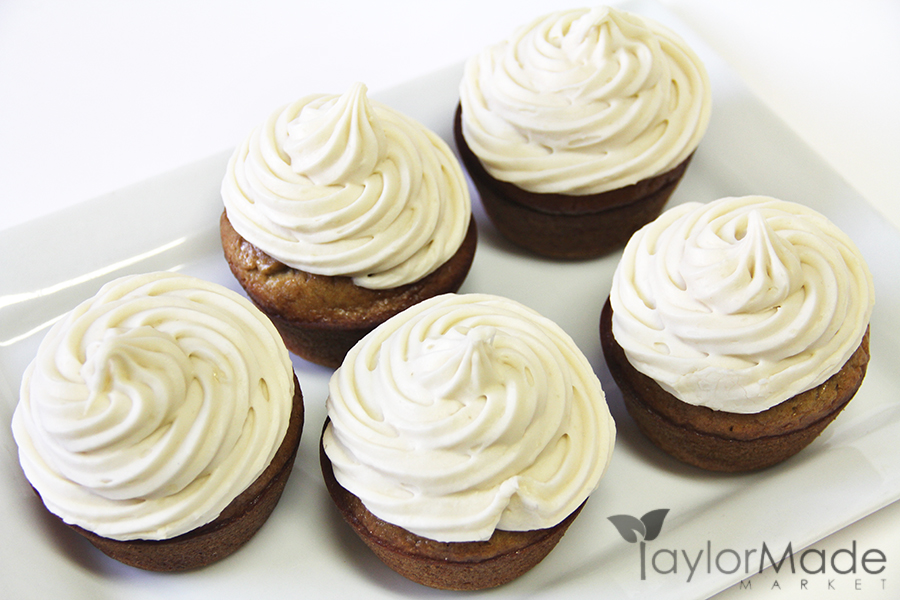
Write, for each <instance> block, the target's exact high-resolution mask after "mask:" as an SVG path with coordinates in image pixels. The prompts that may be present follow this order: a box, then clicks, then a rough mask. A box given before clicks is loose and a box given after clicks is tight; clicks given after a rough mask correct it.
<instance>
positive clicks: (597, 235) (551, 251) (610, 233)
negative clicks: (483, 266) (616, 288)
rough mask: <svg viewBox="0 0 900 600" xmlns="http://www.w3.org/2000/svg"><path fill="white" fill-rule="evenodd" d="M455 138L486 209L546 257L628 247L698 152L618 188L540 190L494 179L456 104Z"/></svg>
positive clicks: (508, 232) (503, 228) (519, 241)
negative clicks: (563, 191) (593, 191)
mask: <svg viewBox="0 0 900 600" xmlns="http://www.w3.org/2000/svg"><path fill="white" fill-rule="evenodd" d="M453 136H454V139H455V140H456V146H457V149H458V150H459V154H460V157H461V158H462V162H463V164H464V165H465V167H466V170H467V171H468V172H469V176H470V177H471V178H472V182H473V183H474V184H475V188H476V189H477V190H478V193H479V195H480V196H481V203H482V205H483V206H484V209H485V212H487V214H488V217H490V219H491V222H492V223H493V224H494V226H495V227H496V228H497V230H498V231H499V232H500V233H501V234H502V235H503V236H504V237H505V238H507V239H508V240H509V241H511V242H513V243H514V244H516V245H518V246H520V247H522V248H525V249H527V250H530V251H532V252H534V253H536V254H539V255H541V256H546V257H549V258H561V259H587V258H595V257H599V256H603V255H605V254H608V253H610V252H612V251H614V250H617V249H619V248H621V247H623V246H624V245H625V243H626V242H627V241H628V240H629V238H631V235H632V234H633V233H634V232H635V231H637V230H638V229H640V228H641V227H643V226H644V225H646V224H647V223H649V222H650V221H652V220H653V219H655V218H656V217H658V216H659V215H660V213H661V212H662V209H663V207H664V206H665V204H666V202H667V201H668V200H669V197H670V196H671V195H672V193H673V192H674V191H675V188H676V187H677V186H678V183H679V182H680V181H681V178H682V176H683V175H684V171H685V169H687V167H688V164H689V163H690V161H691V158H692V156H693V154H691V155H690V156H688V157H687V158H686V159H685V160H684V161H683V162H682V163H681V164H679V165H678V166H676V167H675V168H674V169H672V170H670V171H667V172H665V173H662V174H660V175H656V176H655V177H651V178H648V179H645V180H643V181H639V182H638V183H635V184H633V185H629V186H627V187H624V188H620V189H617V190H610V191H608V192H602V193H599V194H591V195H586V196H570V195H566V194H538V193H534V192H528V191H525V190H523V189H521V188H519V187H517V186H515V185H513V184H511V183H508V182H505V181H500V180H498V179H495V178H494V177H492V176H491V175H490V174H488V172H487V171H486V170H485V168H484V167H483V166H482V164H481V161H480V160H479V159H478V158H477V157H476V156H475V154H474V153H473V152H472V150H471V149H470V148H469V146H468V145H467V144H466V140H465V138H464V137H463V135H462V108H461V107H460V106H457V109H456V116H455V119H454V122H453Z"/></svg>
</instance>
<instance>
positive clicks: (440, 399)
mask: <svg viewBox="0 0 900 600" xmlns="http://www.w3.org/2000/svg"><path fill="white" fill-rule="evenodd" d="M329 392H330V395H329V398H328V402H327V406H328V417H329V419H330V421H329V422H328V424H327V426H326V428H325V430H324V433H323V436H322V449H323V450H322V454H321V457H322V471H323V474H324V476H325V481H326V484H327V486H328V489H329V492H330V493H331V495H332V498H333V499H334V501H335V503H336V505H337V506H338V508H339V509H340V511H341V513H342V515H343V516H344V518H345V520H346V521H347V522H348V523H349V524H350V525H351V526H352V527H353V528H354V530H355V531H356V532H357V534H358V535H359V536H360V538H362V540H363V541H364V542H365V543H366V544H367V545H368V546H369V547H370V548H371V549H372V550H373V551H374V552H375V553H376V554H377V555H378V556H379V558H381V559H382V560H383V561H384V562H385V563H386V564H387V565H388V566H390V567H391V568H393V569H394V570H396V571H397V572H398V573H400V574H402V575H404V576H405V577H408V578H409V579H411V580H413V581H416V582H418V583H422V584H424V585H428V586H431V587H437V588H443V589H458V590H465V589H468V590H472V589H482V588H487V587H493V586H497V585H501V584H503V583H506V582H508V581H510V580H512V579H514V578H516V577H518V576H519V575H521V574H523V573H524V572H526V571H528V570H529V569H531V568H532V567H533V566H534V565H536V564H537V563H538V562H539V561H540V560H542V559H543V558H544V556H546V554H547V553H549V552H550V550H551V549H552V548H553V547H554V546H555V545H556V543H557V542H558V541H559V540H560V538H561V537H562V535H563V534H564V533H565V531H566V528H567V527H568V526H569V525H570V524H571V522H572V521H573V520H574V519H575V517H576V516H577V514H578V512H579V511H580V510H581V507H582V506H583V504H584V503H585V501H586V500H587V498H588V496H589V495H590V494H591V493H592V492H593V491H594V490H595V489H596V488H597V486H598V483H599V481H600V478H601V477H602V476H603V474H604V472H605V470H606V468H607V466H608V464H609V460H610V457H611V454H612V449H613V445H614V441H615V424H614V423H613V420H612V417H611V416H610V414H609V410H608V408H607V405H606V400H605V396H604V394H603V390H602V389H601V387H600V382H599V380H598V379H597V377H596V375H594V372H593V370H592V369H591V366H590V364H589V363H588V361H587V359H586V358H585V357H584V355H583V354H582V353H581V352H580V351H579V350H578V348H577V347H576V346H575V343H574V342H573V341H572V339H571V338H570V337H569V336H568V335H566V334H565V333H564V332H563V331H562V330H561V329H560V328H559V326H557V325H556V324H555V323H553V322H552V321H550V320H548V319H546V318H545V317H542V316H540V315H538V314H537V313H535V312H534V311H532V310H530V309H528V308H526V307H524V306H522V305H521V304H518V303H516V302H513V301H511V300H507V299H505V298H499V297H496V296H488V295H482V294H470V295H465V294H464V295H456V294H447V295H444V296H440V297H437V298H433V299H431V300H427V301H425V302H422V303H421V304H419V305H417V306H415V307H413V308H410V309H408V310H406V311H404V312H403V313H401V314H400V315H398V316H396V317H394V318H392V319H390V320H389V321H387V322H386V323H385V324H383V325H381V326H380V327H378V328H377V329H376V330H375V331H373V332H372V333H371V334H369V335H368V336H367V337H366V338H364V339H363V340H362V341H361V342H360V343H359V344H358V345H357V346H355V347H354V348H353V349H352V350H351V351H350V353H348V355H347V358H346V360H345V361H344V364H343V365H342V366H341V367H340V368H339V369H338V370H337V371H336V372H335V373H334V375H333V376H332V379H331V382H330V387H329Z"/></svg>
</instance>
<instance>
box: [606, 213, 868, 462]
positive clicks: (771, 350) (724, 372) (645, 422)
mask: <svg viewBox="0 0 900 600" xmlns="http://www.w3.org/2000/svg"><path fill="white" fill-rule="evenodd" d="M873 297H874V296H873V286H872V280H871V275H870V274H869V271H868V269H867V267H866V264H865V261H864V260H863V258H862V256H861V255H860V253H859V251H858V249H857V248H856V247H855V245H854V244H853V243H852V241H851V240H850V239H849V238H848V237H847V236H846V235H845V234H844V233H843V232H841V231H840V230H839V229H838V228H837V227H836V226H835V225H834V224H832V223H831V222H830V221H828V220H827V219H826V218H825V217H824V216H822V215H821V214H819V213H817V212H815V211H813V210H812V209H809V208H807V207H805V206H802V205H799V204H795V203H790V202H783V201H780V200H776V199H773V198H766V197H760V196H748V197H742V198H723V199H721V200H717V201H714V202H712V203H709V204H706V205H704V204H698V203H689V204H685V205H682V206H678V207H675V208H672V209H670V210H669V211H667V212H666V213H664V214H663V215H661V216H660V217H659V218H658V219H657V220H655V221H654V222H652V223H650V224H649V225H647V226H646V227H644V228H642V229H641V230H640V231H639V232H638V233H637V234H635V236H634V237H632V239H631V240H629V242H628V245H627V246H626V247H625V252H624V254H623V257H622V260H621V262H620V264H619V266H618V268H617V270H616V273H615V275H614V277H613V285H612V289H611V291H610V297H609V300H608V301H607V302H606V304H605V306H604V308H603V312H602V315H601V321H600V340H601V343H602V347H603V353H604V356H605V358H606V364H607V365H608V367H609V370H610V373H611V374H612V375H613V378H614V379H615V381H616V383H617V384H618V386H619V388H620V389H621V391H622V397H623V399H624V401H625V406H626V408H627V409H628V412H629V414H630V415H631V416H632V417H633V418H634V420H635V422H636V423H637V425H638V427H639V428H640V430H641V431H642V432H643V433H644V434H645V435H646V436H647V437H648V438H649V439H650V440H651V441H652V442H653V443H654V444H656V445H657V446H658V447H659V448H661V449H662V450H664V451H666V452H668V453H669V454H671V455H672V456H674V457H675V458H678V459H679V460H681V461H683V462H686V463H688V464H691V465H694V466H697V467H700V468H703V469H708V470H713V471H749V470H755V469H761V468H764V467H768V466H771V465H774V464H777V463H779V462H781V461H783V460H785V459H787V458H789V457H791V456H793V455H794V454H796V453H797V452H799V451H800V450H802V449H803V448H804V447H806V446H807V445H808V444H810V443H811V442H812V441H813V440H814V439H815V438H816V437H817V436H818V435H819V434H820V433H821V432H822V430H823V429H825V427H827V426H828V424H829V423H831V422H832V421H833V420H834V419H835V417H837V415H838V413H840V412H841V410H843V409H844V407H845V406H846V405H847V403H848V402H849V401H850V399H851V398H853V396H854V395H855V394H856V391H857V390H858V389H859V387H860V385H861V384H862V381H863V378H864V377H865V373H866V367H867V365H868V362H869V333H868V324H869V318H870V315H871V311H872V304H873Z"/></svg>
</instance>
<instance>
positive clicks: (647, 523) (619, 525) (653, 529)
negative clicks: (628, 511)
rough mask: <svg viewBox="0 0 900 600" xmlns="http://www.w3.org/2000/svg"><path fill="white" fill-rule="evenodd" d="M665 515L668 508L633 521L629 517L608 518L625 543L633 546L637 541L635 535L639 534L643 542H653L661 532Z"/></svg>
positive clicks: (667, 512)
mask: <svg viewBox="0 0 900 600" xmlns="http://www.w3.org/2000/svg"><path fill="white" fill-rule="evenodd" d="M667 514H669V509H668V508H657V509H656V510H651V511H650V512H648V513H647V514H645V515H644V516H643V517H641V518H640V519H635V518H634V517H632V516H631V515H613V516H612V517H608V518H609V520H610V521H611V522H612V524H613V525H615V526H616V529H618V530H619V533H620V534H621V535H622V537H623V538H625V541H626V542H629V543H631V544H634V543H635V542H637V541H638V538H637V535H635V534H636V533H640V534H641V539H642V540H643V541H645V542H651V541H653V540H655V539H656V537H657V536H658V535H659V532H660V531H662V526H663V521H664V520H665V518H666V515H667Z"/></svg>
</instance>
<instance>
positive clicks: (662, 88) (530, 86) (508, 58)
mask: <svg viewBox="0 0 900 600" xmlns="http://www.w3.org/2000/svg"><path fill="white" fill-rule="evenodd" d="M460 101H461V104H462V131H463V135H464V137H465V140H466V144H467V145H468V146H469V147H470V148H471V149H472V151H473V152H474V153H475V155H476V156H477V157H478V158H479V159H480V161H481V163H482V164H483V165H484V168H485V169H486V170H487V172H488V173H490V174H491V175H492V176H493V177H494V178H495V179H499V180H501V181H506V182H509V183H512V184H514V185H516V186H518V187H520V188H522V189H524V190H527V191H531V192H537V193H561V194H569V195H576V196H577V195H586V194H596V193H600V192H605V191H609V190H612V189H618V188H622V187H625V186H627V185H631V184H633V183H636V182H638V181H641V180H643V179H647V178H648V177H652V176H655V175H659V174H661V173H664V172H666V171H669V170H671V169H673V168H675V167H676V166H677V165H679V164H680V163H681V162H683V161H684V160H685V159H686V158H687V157H688V156H689V155H690V154H691V152H693V151H694V150H695V149H696V147H697V144H698V143H699V142H700V138H701V137H703V134H704V133H705V131H706V126H707V124H708V123H709V114H710V103H711V91H710V85H709V79H708V76H707V74H706V69H705V68H704V66H703V64H702V63H701V62H700V59H699V58H698V57H697V55H696V54H695V53H694V52H693V50H691V49H690V48H689V47H688V46H687V44H685V42H684V41H683V40H682V39H681V38H680V37H678V36H677V35H676V34H675V33H673V32H672V31H670V30H669V29H667V28H665V27H663V26H662V25H660V24H658V23H656V22H653V21H650V20H648V19H643V18H641V17H639V16H637V15H633V14H630V13H626V12H623V11H619V10H615V9H612V8H609V7H605V6H604V7H599V8H594V9H591V10H589V9H579V10H568V11H561V12H555V13H551V14H549V15H546V16H543V17H540V18H538V19H536V20H534V21H533V22H531V23H530V24H528V25H526V26H523V27H520V28H519V29H518V30H516V31H515V33H514V34H513V35H512V36H511V37H510V38H509V39H508V40H505V41H503V42H501V43H499V44H496V45H494V46H490V47H488V48H486V49H485V50H483V51H482V52H481V53H480V54H478V55H476V56H474V57H472V58H471V59H469V61H468V62H467V63H466V69H465V75H464V77H463V80H462V83H461V85H460Z"/></svg>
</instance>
